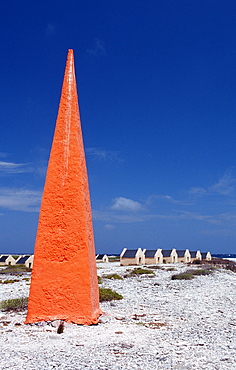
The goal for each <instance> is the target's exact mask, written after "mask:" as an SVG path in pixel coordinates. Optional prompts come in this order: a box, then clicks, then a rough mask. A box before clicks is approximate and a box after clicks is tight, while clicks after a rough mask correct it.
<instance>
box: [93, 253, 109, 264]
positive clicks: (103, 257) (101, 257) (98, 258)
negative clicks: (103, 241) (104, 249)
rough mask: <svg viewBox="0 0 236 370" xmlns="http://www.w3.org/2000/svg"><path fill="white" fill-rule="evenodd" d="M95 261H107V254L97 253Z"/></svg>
mask: <svg viewBox="0 0 236 370" xmlns="http://www.w3.org/2000/svg"><path fill="white" fill-rule="evenodd" d="M96 262H109V258H108V255H107V254H97V255H96Z"/></svg>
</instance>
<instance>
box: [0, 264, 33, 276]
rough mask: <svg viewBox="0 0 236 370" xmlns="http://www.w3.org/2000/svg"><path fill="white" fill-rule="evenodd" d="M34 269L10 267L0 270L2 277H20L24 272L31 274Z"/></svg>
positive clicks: (19, 266) (18, 266) (20, 266)
mask: <svg viewBox="0 0 236 370" xmlns="http://www.w3.org/2000/svg"><path fill="white" fill-rule="evenodd" d="M31 271H32V269H29V268H28V267H26V266H25V265H8V266H7V267H6V268H5V269H3V270H0V274H2V275H6V274H8V275H20V274H22V273H24V272H31Z"/></svg>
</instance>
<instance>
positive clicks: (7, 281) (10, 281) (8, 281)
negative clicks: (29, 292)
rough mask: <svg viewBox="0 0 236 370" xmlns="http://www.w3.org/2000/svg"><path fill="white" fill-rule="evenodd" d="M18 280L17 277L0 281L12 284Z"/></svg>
mask: <svg viewBox="0 0 236 370" xmlns="http://www.w3.org/2000/svg"><path fill="white" fill-rule="evenodd" d="M18 281H20V280H18V279H14V280H13V279H12V280H5V281H2V284H12V283H17V282H18Z"/></svg>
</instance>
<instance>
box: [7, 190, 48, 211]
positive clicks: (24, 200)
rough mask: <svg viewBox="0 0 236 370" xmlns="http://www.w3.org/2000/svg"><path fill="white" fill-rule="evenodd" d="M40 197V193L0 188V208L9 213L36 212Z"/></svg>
mask: <svg viewBox="0 0 236 370" xmlns="http://www.w3.org/2000/svg"><path fill="white" fill-rule="evenodd" d="M41 196H42V193H41V192H40V191H33V190H27V189H14V188H0V207H2V208H5V209H8V210H11V211H22V212H38V211H39V207H40V203H41Z"/></svg>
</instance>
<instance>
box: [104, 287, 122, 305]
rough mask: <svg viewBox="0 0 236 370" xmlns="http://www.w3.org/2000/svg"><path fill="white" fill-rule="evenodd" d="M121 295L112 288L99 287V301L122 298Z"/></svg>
mask: <svg viewBox="0 0 236 370" xmlns="http://www.w3.org/2000/svg"><path fill="white" fill-rule="evenodd" d="M122 298H123V296H122V295H121V294H119V293H117V292H115V291H114V290H112V289H105V288H99V301H100V302H106V301H113V300H118V299H122Z"/></svg>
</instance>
